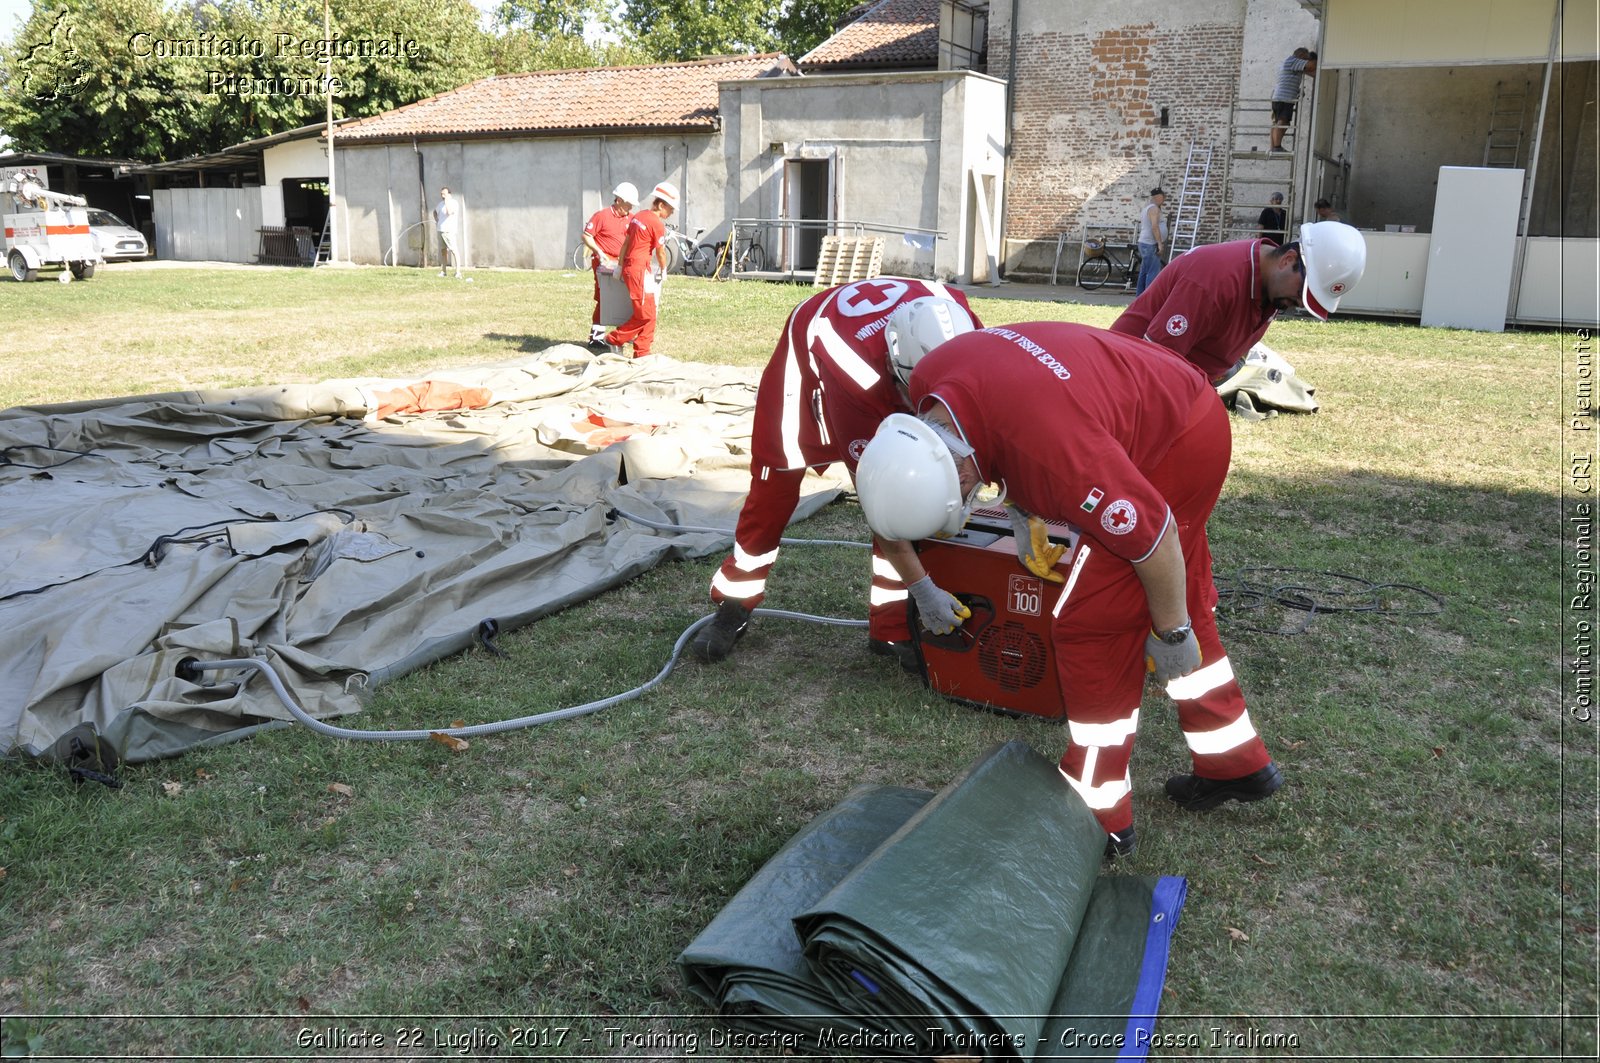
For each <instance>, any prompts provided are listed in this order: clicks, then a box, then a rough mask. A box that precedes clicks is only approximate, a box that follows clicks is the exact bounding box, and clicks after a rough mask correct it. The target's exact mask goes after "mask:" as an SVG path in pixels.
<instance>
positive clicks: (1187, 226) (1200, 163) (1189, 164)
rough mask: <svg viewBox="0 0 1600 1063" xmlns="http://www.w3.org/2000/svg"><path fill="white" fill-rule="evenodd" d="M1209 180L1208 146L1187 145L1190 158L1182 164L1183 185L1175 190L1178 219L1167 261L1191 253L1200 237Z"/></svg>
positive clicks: (1209, 146)
mask: <svg viewBox="0 0 1600 1063" xmlns="http://www.w3.org/2000/svg"><path fill="white" fill-rule="evenodd" d="M1210 180H1211V144H1210V143H1209V142H1208V143H1206V144H1205V145H1203V146H1202V145H1200V144H1197V143H1195V142H1194V141H1192V140H1191V141H1189V157H1188V158H1187V159H1185V160H1184V164H1183V182H1182V184H1180V185H1179V187H1178V215H1177V217H1176V218H1174V219H1173V222H1172V243H1171V246H1170V247H1169V248H1168V250H1167V258H1168V259H1169V260H1170V259H1172V258H1175V257H1177V256H1178V255H1181V254H1183V253H1184V252H1185V251H1188V250H1191V249H1192V248H1193V247H1194V245H1195V242H1196V241H1197V240H1198V239H1199V236H1200V216H1201V213H1202V212H1203V211H1204V210H1205V202H1206V186H1207V185H1208V184H1209V183H1210Z"/></svg>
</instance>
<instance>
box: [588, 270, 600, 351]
mask: <svg viewBox="0 0 1600 1063" xmlns="http://www.w3.org/2000/svg"><path fill="white" fill-rule="evenodd" d="M589 272H590V273H593V274H594V316H593V317H591V318H590V319H589V324H590V325H591V326H594V325H598V324H600V266H599V263H596V264H595V265H593V266H590V267H589ZM594 333H595V329H594V328H593V327H591V328H590V329H589V334H590V335H591V336H593V335H594Z"/></svg>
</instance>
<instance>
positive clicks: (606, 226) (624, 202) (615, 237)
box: [583, 181, 639, 347]
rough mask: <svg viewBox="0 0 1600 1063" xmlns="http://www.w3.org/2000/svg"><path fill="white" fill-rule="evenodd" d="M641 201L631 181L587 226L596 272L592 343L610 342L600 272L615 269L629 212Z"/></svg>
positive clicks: (586, 244) (585, 243) (585, 241)
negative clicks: (603, 321) (603, 316)
mask: <svg viewBox="0 0 1600 1063" xmlns="http://www.w3.org/2000/svg"><path fill="white" fill-rule="evenodd" d="M637 202H639V190H638V189H637V188H635V187H633V185H632V184H630V183H629V182H627V181H624V182H622V183H621V184H620V185H618V186H617V187H616V190H615V191H613V192H612V193H611V205H610V206H608V207H601V208H600V209H599V210H597V211H595V212H594V216H593V217H591V218H590V219H589V224H587V225H585V226H584V227H583V246H584V247H587V248H588V249H589V269H590V270H591V271H592V272H593V273H594V317H593V318H592V319H591V320H590V324H589V345H590V346H591V347H601V346H604V345H605V342H606V329H605V326H604V325H602V324H600V274H602V273H615V272H616V271H617V262H618V257H619V256H620V255H621V254H622V240H623V237H624V236H626V235H627V231H628V215H630V214H632V213H633V205H634V204H635V203H637Z"/></svg>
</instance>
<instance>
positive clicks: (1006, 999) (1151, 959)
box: [679, 742, 1184, 1059]
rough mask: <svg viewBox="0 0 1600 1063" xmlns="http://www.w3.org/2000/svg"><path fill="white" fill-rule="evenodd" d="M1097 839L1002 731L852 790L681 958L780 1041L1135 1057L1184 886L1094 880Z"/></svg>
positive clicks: (694, 986)
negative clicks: (962, 757) (973, 749)
mask: <svg viewBox="0 0 1600 1063" xmlns="http://www.w3.org/2000/svg"><path fill="white" fill-rule="evenodd" d="M918 806H920V807H918ZM875 838H876V839H878V840H879V841H880V842H881V843H880V844H876V845H875V847H873V848H870V849H869V848H868V846H869V845H872V844H873V842H874V839H875ZM1104 849H1105V833H1104V831H1102V830H1101V829H1100V827H1099V825H1098V823H1096V822H1095V819H1094V817H1093V816H1092V815H1091V814H1090V813H1089V811H1088V809H1087V808H1085V807H1084V805H1083V802H1082V801H1081V800H1080V799H1079V798H1078V796H1077V795H1076V794H1075V793H1074V792H1073V791H1072V789H1071V788H1070V787H1069V786H1068V785H1067V783H1066V782H1065V780H1064V779H1062V777H1061V775H1060V773H1059V772H1057V770H1056V768H1055V766H1054V765H1053V764H1052V763H1050V762H1049V761H1047V760H1046V759H1045V758H1043V757H1041V756H1040V755H1038V754H1037V753H1035V752H1033V751H1032V750H1031V749H1029V748H1028V746H1027V745H1026V744H1024V743H1021V742H1012V743H1009V744H1007V745H1004V746H1000V747H997V748H996V749H994V750H992V751H990V752H989V753H987V754H985V755H984V756H983V757H981V758H979V760H978V761H977V762H975V763H974V764H973V765H972V766H971V767H970V768H969V769H968V770H967V771H966V772H964V773H963V774H962V775H961V776H960V777H959V778H957V779H956V780H955V781H954V782H952V783H951V784H950V785H949V786H947V787H946V788H945V789H944V790H943V791H941V792H940V793H939V794H937V795H935V796H933V797H932V798H931V799H928V800H926V803H922V800H921V797H920V796H919V795H917V794H916V792H915V791H912V792H909V793H908V792H907V791H903V790H895V789H892V788H881V787H880V788H864V789H859V790H857V791H854V792H853V793H851V794H850V795H849V796H848V797H847V798H846V799H845V801H844V802H842V803H841V804H840V805H839V806H838V807H836V808H834V809H833V810H832V811H830V812H828V813H827V814H825V815H823V816H822V817H819V818H818V819H817V820H816V821H814V822H813V823H812V824H811V825H810V826H808V827H807V828H806V829H805V830H804V831H802V832H801V833H800V834H799V835H797V836H796V837H795V838H794V839H793V840H792V841H791V842H790V843H789V844H788V845H786V846H785V847H784V849H783V850H781V851H780V852H779V853H778V854H777V856H775V857H774V858H773V859H772V860H771V861H770V862H769V863H768V864H767V865H766V866H765V867H763V868H762V870H761V871H760V872H758V873H757V875H756V876H755V877H754V878H753V879H752V880H751V882H750V884H749V885H748V886H746V888H745V889H744V890H741V891H740V893H739V894H738V896H736V897H735V898H734V900H733V901H732V902H731V903H730V904H729V905H728V907H727V909H725V910H724V911H723V913H722V914H720V915H719V916H718V917H717V918H716V919H715V920H713V921H712V923H711V925H710V926H709V927H708V928H707V929H706V931H705V933H703V934H702V935H701V936H700V937H699V938H697V939H696V940H695V942H694V943H692V944H691V945H690V946H689V948H688V949H686V950H685V951H684V953H683V955H682V956H680V957H679V964H680V966H681V967H682V969H683V972H684V975H685V977H686V979H687V981H688V984H689V986H690V989H691V991H692V992H694V993H695V994H696V995H697V996H699V997H700V998H701V999H703V1000H705V1001H706V1002H707V1003H708V1004H710V1005H711V1006H712V1007H713V1008H715V1009H716V1010H717V1012H718V1014H720V1015H721V1016H723V1017H724V1018H725V1019H726V1020H727V1021H728V1022H729V1024H730V1025H731V1026H733V1027H734V1028H736V1029H738V1030H740V1031H743V1032H744V1033H745V1034H747V1035H748V1036H751V1037H754V1036H759V1035H761V1034H763V1033H771V1032H773V1031H777V1032H779V1033H780V1034H782V1035H787V1036H789V1037H791V1038H793V1040H791V1041H788V1042H781V1043H782V1045H783V1046H784V1047H792V1048H803V1049H805V1050H809V1051H821V1052H826V1053H832V1054H838V1055H848V1054H861V1055H873V1056H880V1057H887V1056H903V1057H912V1058H915V1057H921V1056H946V1055H948V1056H972V1057H980V1058H986V1059H1051V1058H1072V1057H1075V1056H1084V1055H1097V1056H1100V1057H1106V1056H1108V1055H1109V1056H1110V1057H1112V1058H1118V1057H1121V1058H1143V1057H1144V1055H1145V1053H1146V1050H1147V1049H1148V1047H1149V1042H1150V1033H1151V1030H1152V1029H1153V1026H1154V1019H1155V1011H1156V1006H1157V1004H1158V1003H1159V995H1160V990H1161V985H1162V983H1163V981H1164V980H1165V976H1166V957H1167V942H1168V940H1169V938H1170V934H1171V932H1172V929H1173V927H1174V926H1175V924H1176V922H1177V915H1178V912H1179V910H1180V909H1181V907H1182V904H1183V891H1184V883H1183V880H1182V879H1179V878H1162V879H1151V878H1143V877H1133V876H1112V877H1106V878H1103V879H1102V878H1100V876H1099V871H1100V863H1101V858H1102V854H1103V852H1104ZM857 854H859V856H857ZM852 859H855V863H853V864H852V865H850V866H845V865H846V864H848V863H849V861H850V860H852ZM785 931H787V933H785ZM765 1043H766V1044H768V1045H772V1044H774V1043H775V1042H772V1041H770V1040H769V1041H767V1042H765Z"/></svg>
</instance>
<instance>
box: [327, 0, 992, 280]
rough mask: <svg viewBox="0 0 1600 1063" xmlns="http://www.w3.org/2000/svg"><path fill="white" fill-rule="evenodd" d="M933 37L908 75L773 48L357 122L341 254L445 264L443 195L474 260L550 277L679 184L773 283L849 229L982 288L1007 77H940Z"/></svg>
mask: <svg viewBox="0 0 1600 1063" xmlns="http://www.w3.org/2000/svg"><path fill="white" fill-rule="evenodd" d="M894 2H896V3H900V2H904V0H894ZM916 2H917V3H919V4H921V6H923V7H928V8H930V9H932V8H933V5H936V3H937V0H916ZM922 36H923V37H924V38H926V39H925V40H924V41H922V42H921V43H919V44H916V45H914V48H913V50H915V49H925V50H927V51H928V61H927V62H925V63H922V64H921V65H922V66H924V67H925V68H926V69H919V70H913V71H900V72H894V73H859V72H857V73H841V74H837V75H834V76H830V77H826V78H820V77H818V78H814V77H804V78H802V77H799V76H797V75H798V70H797V69H796V67H795V65H794V64H793V63H792V62H791V61H790V60H788V59H787V58H785V57H783V56H781V55H757V56H738V57H724V58H714V59H703V60H698V61H695V62H691V63H671V64H662V65H658V66H648V67H617V68H599V69H587V70H561V71H545V72H539V73H531V74H516V75H502V76H497V77H492V78H486V79H484V80H482V81H478V82H474V83H472V84H470V85H466V86H463V87H462V88H460V89H456V90H454V91H452V92H447V93H443V94H441V95H439V96H435V97H432V98H430V99H427V100H422V101H420V102H418V103H415V104H411V105H410V106H408V107H401V108H398V109H397V110H394V111H391V112H388V113H386V114H382V115H378V116H375V117H373V118H369V119H365V120H363V121H359V122H353V123H351V124H350V125H348V126H347V127H345V128H343V129H341V130H340V131H339V133H338V135H337V138H336V141H335V156H336V158H337V160H338V166H339V171H338V182H337V190H338V202H339V207H338V209H339V225H340V227H341V247H342V253H341V257H345V258H348V259H349V260H350V261H352V262H360V263H378V262H388V263H397V264H413V265H414V264H420V263H421V262H423V261H424V259H425V258H428V257H429V256H430V255H431V256H433V260H436V256H437V252H436V251H432V250H430V248H432V247H434V246H436V245H434V244H433V237H432V234H431V233H430V229H431V223H430V221H429V209H430V208H431V206H432V205H433V203H434V202H436V201H437V199H438V189H439V187H440V186H441V185H445V186H448V187H449V188H450V189H451V191H452V193H453V194H454V195H455V196H456V197H457V199H458V200H459V201H460V204H461V210H462V215H463V218H464V219H465V228H464V248H463V254H464V256H465V260H466V261H467V262H468V263H469V264H471V265H478V266H515V267H523V268H534V269H550V268H555V267H558V266H561V265H563V264H564V263H566V262H568V261H569V260H570V256H571V252H572V249H573V247H574V246H575V245H576V243H577V242H578V234H579V232H580V230H581V229H582V227H583V224H584V222H585V221H586V220H587V219H588V217H589V216H590V215H591V214H592V213H593V212H594V211H596V210H598V209H599V208H600V207H601V206H602V205H603V204H604V203H606V202H609V198H610V190H611V189H612V188H613V187H614V186H615V185H616V184H617V183H618V182H619V181H624V180H626V181H631V182H633V183H634V184H635V185H637V186H638V187H639V189H640V191H641V192H645V191H646V190H648V189H649V188H651V187H652V186H653V185H654V184H655V183H656V182H657V181H659V180H662V179H668V180H672V181H673V182H675V183H676V184H677V185H678V186H679V188H680V190H681V192H682V203H681V206H680V208H679V211H678V213H677V215H676V216H675V217H674V218H673V223H674V224H676V225H677V226H678V228H679V229H680V230H681V231H683V232H684V233H686V234H689V235H693V234H695V233H697V232H702V231H703V236H702V238H703V239H706V240H720V239H725V238H726V236H727V234H728V232H729V231H730V229H731V228H732V227H733V226H738V228H739V231H740V239H741V241H742V240H746V239H749V238H751V237H754V238H755V239H757V240H759V241H760V242H761V243H762V246H763V247H764V248H765V251H766V260H767V263H768V266H767V269H768V271H769V272H777V273H785V274H792V275H807V274H808V273H809V271H811V270H812V269H814V268H815V266H816V262H817V255H818V250H819V247H820V244H821V239H822V236H823V235H824V234H825V233H843V234H846V235H867V236H870V235H881V236H883V237H884V240H885V247H884V256H883V267H884V269H885V270H887V271H903V272H911V273H915V274H918V275H923V276H940V277H943V278H961V279H972V278H977V279H980V280H981V279H987V278H989V277H991V276H993V273H994V264H995V263H996V262H997V259H996V257H995V256H996V252H997V247H998V221H999V206H1000V198H999V197H1000V184H1001V174H1002V172H1003V166H1002V158H1001V150H1000V136H1001V128H1000V121H1001V115H1002V106H1001V105H1002V101H1003V98H1004V86H1002V85H1001V84H999V83H998V82H997V81H995V80H994V79H992V78H989V77H986V76H984V75H982V74H978V73H975V72H973V71H965V70H960V71H939V70H935V69H932V67H933V66H934V63H933V62H932V56H933V51H932V49H933V47H934V45H935V44H936V38H935V35H934V34H932V33H923V34H922ZM887 50H888V51H889V52H890V53H892V54H893V55H894V56H895V57H897V58H896V59H895V60H894V61H901V60H903V59H904V58H905V55H906V54H907V52H906V49H905V48H903V47H896V46H891V47H890V48H889V49H887Z"/></svg>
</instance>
